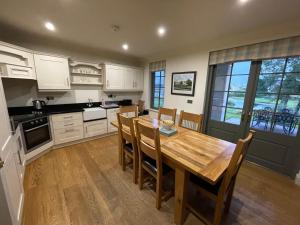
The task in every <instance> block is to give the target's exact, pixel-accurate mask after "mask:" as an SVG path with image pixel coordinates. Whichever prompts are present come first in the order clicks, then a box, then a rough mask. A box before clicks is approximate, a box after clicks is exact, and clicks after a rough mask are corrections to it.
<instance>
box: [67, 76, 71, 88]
mask: <svg viewBox="0 0 300 225" xmlns="http://www.w3.org/2000/svg"><path fill="white" fill-rule="evenodd" d="M67 84H68V87H69V86H70V81H69V77H67Z"/></svg>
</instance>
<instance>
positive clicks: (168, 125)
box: [162, 120, 174, 130]
mask: <svg viewBox="0 0 300 225" xmlns="http://www.w3.org/2000/svg"><path fill="white" fill-rule="evenodd" d="M173 126H174V121H173V120H163V121H162V128H163V129H165V130H171V129H172V127H173Z"/></svg>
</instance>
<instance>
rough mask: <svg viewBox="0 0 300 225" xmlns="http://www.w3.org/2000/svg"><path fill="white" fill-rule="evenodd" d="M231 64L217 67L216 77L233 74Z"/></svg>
mask: <svg viewBox="0 0 300 225" xmlns="http://www.w3.org/2000/svg"><path fill="white" fill-rule="evenodd" d="M231 67H232V65H231V64H219V65H217V70H216V75H217V76H224V75H230V74H231Z"/></svg>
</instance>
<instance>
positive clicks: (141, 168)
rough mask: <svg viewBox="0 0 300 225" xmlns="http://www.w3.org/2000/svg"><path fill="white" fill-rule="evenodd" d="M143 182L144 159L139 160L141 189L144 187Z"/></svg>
mask: <svg viewBox="0 0 300 225" xmlns="http://www.w3.org/2000/svg"><path fill="white" fill-rule="evenodd" d="M143 184H144V171H143V167H142V161H141V160H139V188H140V190H142V189H143Z"/></svg>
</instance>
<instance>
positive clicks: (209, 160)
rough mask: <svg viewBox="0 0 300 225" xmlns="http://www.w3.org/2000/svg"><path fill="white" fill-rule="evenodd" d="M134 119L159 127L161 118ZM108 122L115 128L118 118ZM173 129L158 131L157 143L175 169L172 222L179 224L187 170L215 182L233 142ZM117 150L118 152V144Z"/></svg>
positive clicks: (229, 154)
mask: <svg viewBox="0 0 300 225" xmlns="http://www.w3.org/2000/svg"><path fill="white" fill-rule="evenodd" d="M136 119H138V120H139V122H141V123H145V124H148V125H152V126H153V127H159V126H160V121H159V120H157V119H153V118H151V117H150V116H141V117H138V118H136ZM111 124H112V125H113V126H115V127H118V122H117V121H113V122H112V123H111ZM176 129H177V133H176V134H174V135H172V136H170V137H168V136H165V135H162V134H161V135H160V143H161V152H162V157H163V162H164V163H166V164H168V165H169V166H171V167H172V168H173V169H174V170H175V213H174V223H175V224H177V225H181V224H183V223H184V220H185V218H186V215H187V214H186V208H185V205H186V204H185V203H186V197H187V196H186V195H187V186H188V185H187V184H188V181H189V175H190V173H192V174H195V175H197V176H199V177H201V178H202V179H203V180H205V181H207V182H209V183H210V184H216V183H217V182H218V181H219V179H221V177H222V176H223V174H224V172H225V171H226V169H227V167H228V165H229V161H230V159H231V157H232V154H233V152H234V149H235V146H236V145H235V144H233V143H230V142H227V141H224V140H221V139H218V138H215V137H211V136H208V135H205V134H202V133H198V132H195V131H193V130H190V129H186V128H183V127H179V126H176ZM119 143H120V142H119ZM119 151H120V155H121V145H120V144H119ZM119 160H121V157H119ZM120 162H121V161H120Z"/></svg>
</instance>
